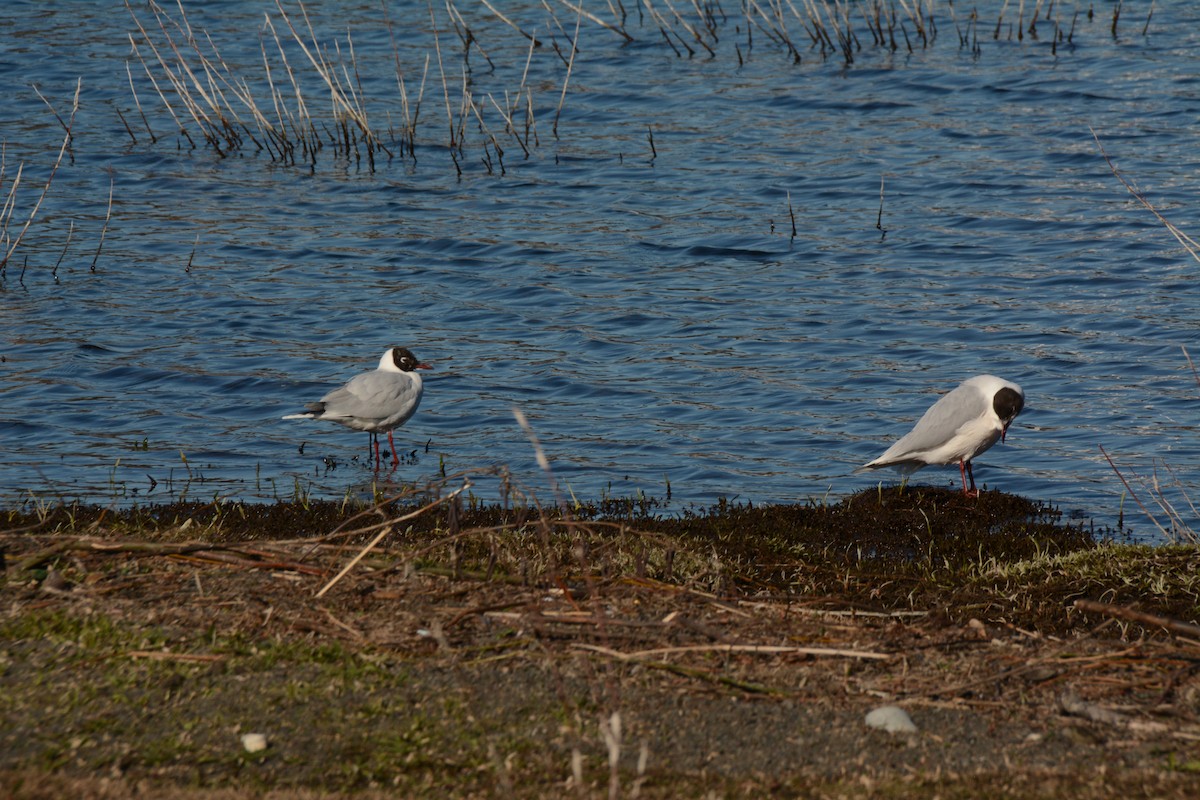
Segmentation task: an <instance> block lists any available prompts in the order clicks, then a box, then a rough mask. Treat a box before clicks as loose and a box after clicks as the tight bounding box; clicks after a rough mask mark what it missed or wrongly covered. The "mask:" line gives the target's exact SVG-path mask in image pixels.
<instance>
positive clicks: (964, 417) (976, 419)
mask: <svg viewBox="0 0 1200 800" xmlns="http://www.w3.org/2000/svg"><path fill="white" fill-rule="evenodd" d="M1024 407H1025V393H1024V392H1023V391H1021V387H1020V386H1017V385H1016V384H1015V383H1012V382H1011V381H1006V380H1003V379H1002V378H997V377H996V376H995V375H976V376H975V377H974V378H970V379H968V380H965V381H963V382H962V383H961V384H959V385H958V387H957V388H955V389H954V390H953V391H951V392H950V393H949V394H946V395H943V396H942V397H941V399H939V400H938V401H937V402H936V403H934V404H933V405H932V406H930V407H929V410H928V411H926V412H925V415H924V416H923V417H921V419H920V420H919V421H918V422H917V424H916V425H915V426H913V429H912V430H911V431H909V432H908V433H906V434H905V435H904V437H903V438H901V439H900V441H898V442H896V443H895V444H894V445H892V446H891V447H889V448H888V449H887V451H886V452H885V453H884V454H883V455H881V456H880V457H879V458H877V459H875V460H874V461H871V462H868V463H866V464H864V465H862V466H861V467H859V468H858V469H859V470H864V469H878V468H880V467H896V468H897V469H899V470H900V471H901V472H902V473H904V474H905V475H907V474H909V473H911V472H915V471H917V470H919V469H920V468H921V467H925V466H928V465H930V464H953V463H954V462H956V461H957V462H958V471H959V474H960V476H961V477H962V483H963V494H965V495H969V496H978V495H979V490H978V489H976V488H975V476H974V475H973V474H972V472H971V460H972V459H973V458H975V456H977V455H980V454H981V453H983V452H985V451H986V450H987V449H988V448H990V447H991V446H992V445H994V444H995V443H996V441H997V440H999V441H1003V440H1004V436H1005V434H1007V433H1008V426H1009V425H1011V424H1012V421H1013V420H1014V419H1016V417H1017V414H1020V413H1021V409H1022V408H1024ZM856 471H857V470H856ZM968 479H970V481H971V488H970V490H968V489H967V480H968Z"/></svg>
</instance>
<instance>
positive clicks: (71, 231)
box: [50, 220, 75, 283]
mask: <svg viewBox="0 0 1200 800" xmlns="http://www.w3.org/2000/svg"><path fill="white" fill-rule="evenodd" d="M74 235H75V220H71V221H70V224H69V225H67V241H66V244H64V245H63V249H62V252H61V253H59V254H58V261H55V262H54V269H52V270H51V271H50V276H51V277H52V278H54V282H55V283H58V268H59V267H61V266H62V262H63V259H64V258H66V257H67V249H68V248H69V247H70V246H71V237H73V236H74Z"/></svg>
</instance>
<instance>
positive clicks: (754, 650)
mask: <svg viewBox="0 0 1200 800" xmlns="http://www.w3.org/2000/svg"><path fill="white" fill-rule="evenodd" d="M574 646H575V647H577V648H579V649H580V650H590V651H592V652H595V653H602V654H604V655H606V656H611V657H612V658H616V659H620V660H621V661H641V660H643V659H646V658H651V657H653V656H666V655H674V654H676V653H718V654H720V653H725V654H727V655H731V654H733V653H746V654H749V655H805V656H831V657H836V658H857V659H863V660H867V661H891V660H892V659H893V658H895V656H893V655H892V654H891V653H876V652H873V651H870V650H845V649H840V648H833V647H799V646H792V645H767V644H693V645H682V646H679V647H658V648H654V649H652V650H639V651H637V652H633V653H621V652H618V651H616V650H611V649H609V648H607V647H600V646H598V645H594V644H584V643H576V644H575V645H574Z"/></svg>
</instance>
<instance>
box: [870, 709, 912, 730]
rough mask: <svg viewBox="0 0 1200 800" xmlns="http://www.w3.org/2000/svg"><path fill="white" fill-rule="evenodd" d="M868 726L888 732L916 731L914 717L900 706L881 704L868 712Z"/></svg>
mask: <svg viewBox="0 0 1200 800" xmlns="http://www.w3.org/2000/svg"><path fill="white" fill-rule="evenodd" d="M867 727H868V728H878V729H880V730H884V731H887V732H888V733H916V732H917V726H916V725H915V724H914V723H913V721H912V717H910V716H909V715H908V712H907V711H905V710H904V709H903V708H901V707H900V706H880V707H879V708H877V709H875V710H873V711H871V712H870V713H869V714H867Z"/></svg>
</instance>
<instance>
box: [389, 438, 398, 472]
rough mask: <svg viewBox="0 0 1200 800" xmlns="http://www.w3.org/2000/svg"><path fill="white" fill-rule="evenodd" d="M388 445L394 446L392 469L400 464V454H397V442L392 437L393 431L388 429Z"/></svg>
mask: <svg viewBox="0 0 1200 800" xmlns="http://www.w3.org/2000/svg"><path fill="white" fill-rule="evenodd" d="M388 447H390V448H392V469H395V468H396V467H398V466H400V456H398V455H396V442H395V441H394V440H393V439H392V432H391V431H388Z"/></svg>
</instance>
